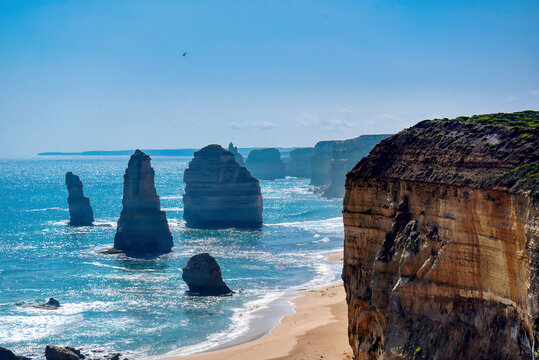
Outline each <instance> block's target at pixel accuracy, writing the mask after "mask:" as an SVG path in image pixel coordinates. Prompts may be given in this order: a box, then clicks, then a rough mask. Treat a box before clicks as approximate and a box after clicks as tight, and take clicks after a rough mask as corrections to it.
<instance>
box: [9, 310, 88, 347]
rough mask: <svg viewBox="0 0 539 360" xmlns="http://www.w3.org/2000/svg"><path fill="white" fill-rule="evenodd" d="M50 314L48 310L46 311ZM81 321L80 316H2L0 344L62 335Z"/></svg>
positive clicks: (81, 317)
mask: <svg viewBox="0 0 539 360" xmlns="http://www.w3.org/2000/svg"><path fill="white" fill-rule="evenodd" d="M48 311H49V312H50V310H48ZM81 321H83V316H82V315H81V314H76V315H72V316H64V315H60V314H56V313H55V314H48V315H34V316H29V315H28V314H25V315H12V316H9V315H8V316H2V321H1V322H0V344H6V345H7V344H10V343H18V342H23V341H36V340H39V339H43V338H48V337H52V336H55V335H59V334H61V333H63V332H64V331H65V330H66V329H68V328H70V327H73V326H75V325H76V324H77V323H80V322H81Z"/></svg>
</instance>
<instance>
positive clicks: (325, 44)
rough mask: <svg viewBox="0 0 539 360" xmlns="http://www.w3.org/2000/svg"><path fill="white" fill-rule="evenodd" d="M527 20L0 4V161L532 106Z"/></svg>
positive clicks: (537, 26)
mask: <svg viewBox="0 0 539 360" xmlns="http://www.w3.org/2000/svg"><path fill="white" fill-rule="evenodd" d="M537 19H539V2H538V1H537V0H530V1H518V0H512V1H492V0H491V1H473V0H468V1H458V0H453V1H300V0H295V1H226V2H225V1H179V0H176V1H161V0H152V1H139V0H128V1H101V0H92V1H31V0H25V1H18V0H13V1H6V0H0V128H1V129H2V131H1V132H0V156H1V155H4V156H17V155H32V154H35V153H37V152H40V151H84V150H113V149H130V148H136V147H140V148H183V147H195V148H198V147H202V146H204V145H206V144H209V143H220V144H227V143H228V142H229V141H234V142H235V143H236V144H237V145H238V146H240V147H249V146H312V145H313V144H314V143H316V142H317V141H320V140H327V139H345V138H351V137H356V136H359V135H362V134H374V133H391V132H397V131H399V130H401V129H403V128H405V127H409V126H412V125H413V124H415V123H416V122H418V121H420V120H422V119H426V118H433V117H453V116H458V115H471V114H476V113H486V112H500V111H518V110H524V109H536V110H537V109H539V66H538V65H539V22H538V21H537ZM183 50H186V51H188V52H189V53H190V54H188V55H187V56H186V57H183V56H181V51H183Z"/></svg>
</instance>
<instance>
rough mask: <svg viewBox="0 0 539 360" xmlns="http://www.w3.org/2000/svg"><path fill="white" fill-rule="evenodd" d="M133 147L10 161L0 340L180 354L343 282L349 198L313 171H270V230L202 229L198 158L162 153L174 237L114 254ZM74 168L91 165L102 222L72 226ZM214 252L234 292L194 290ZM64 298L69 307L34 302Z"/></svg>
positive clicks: (2, 231)
mask: <svg viewBox="0 0 539 360" xmlns="http://www.w3.org/2000/svg"><path fill="white" fill-rule="evenodd" d="M127 160H128V158H127V157H63V158H43V157H42V158H37V159H27V160H0V174H1V176H0V345H1V346H5V347H8V348H10V349H12V350H14V351H16V352H17V353H19V354H26V355H31V356H43V349H44V346H45V345H46V344H51V343H52V344H56V345H63V346H65V345H72V346H77V347H82V348H84V349H87V350H96V349H102V350H104V351H106V352H113V351H118V352H122V353H123V354H124V355H128V356H129V355H131V356H133V355H136V356H137V358H138V357H146V356H158V357H161V356H170V355H172V354H175V355H177V354H185V353H190V352H193V351H200V350H204V349H207V348H209V347H211V346H214V345H216V344H222V343H225V342H227V341H230V340H232V339H233V338H235V337H237V336H240V335H242V334H243V335H244V334H245V333H248V331H249V329H250V328H252V327H253V326H252V325H253V324H252V323H250V320H251V321H252V320H253V316H252V314H253V313H254V312H256V311H257V310H260V309H263V308H264V307H267V306H271V304H272V302H274V300H276V299H278V298H279V297H282V296H284V295H285V294H290V292H291V290H298V289H304V288H313V287H318V286H322V285H325V284H328V283H331V282H333V281H335V280H336V279H337V278H338V277H339V276H340V266H339V264H335V263H328V262H327V261H325V260H324V257H325V255H327V254H328V253H329V252H330V251H333V250H338V249H342V241H343V227H342V218H341V217H340V216H341V201H340V200H331V201H330V200H325V199H323V198H320V196H319V195H317V194H313V193H312V192H310V191H309V185H308V183H309V182H308V180H307V179H295V178H287V179H281V180H277V181H261V187H262V194H263V198H264V226H263V228H262V229H261V230H256V231H255V230H233V229H232V230H194V229H187V228H185V226H184V222H183V220H182V211H183V204H182V194H183V191H184V183H183V181H182V177H183V171H184V170H185V168H186V166H187V163H188V161H189V160H190V159H189V158H185V157H155V158H153V159H152V165H153V167H154V169H155V171H156V188H157V192H158V194H159V195H160V197H161V207H162V208H163V209H164V210H166V212H167V217H168V221H169V225H170V229H171V231H172V234H173V236H174V248H173V252H172V253H171V254H168V255H165V256H162V257H160V258H158V259H155V260H137V259H132V258H128V257H125V256H124V255H103V254H100V251H102V250H105V249H107V248H109V247H111V246H112V243H113V239H114V234H115V231H116V228H115V226H116V220H117V218H118V216H119V214H120V211H121V197H122V179H123V177H122V175H123V172H124V170H125V167H126V165H127ZM66 171H73V172H74V173H75V174H77V175H79V176H80V178H81V180H82V181H83V183H84V192H85V195H87V196H89V197H90V202H91V205H92V207H93V209H94V215H95V218H96V223H98V224H101V225H109V226H94V227H80V228H75V227H71V226H68V225H67V219H68V216H69V214H68V208H67V201H66V197H67V192H66V189H65V185H64V175H65V172H66ZM201 252H209V253H210V254H211V255H213V256H214V257H215V258H216V259H217V261H218V262H219V264H220V266H221V269H222V272H223V278H224V280H225V281H226V283H227V284H228V285H229V287H230V288H232V289H233V290H236V291H238V290H242V289H243V291H241V292H237V293H236V294H235V295H234V296H231V297H207V298H198V297H190V296H187V295H186V294H185V291H186V289H187V286H186V284H185V283H184V282H183V280H182V277H181V274H182V272H181V268H182V267H183V266H185V264H186V263H187V260H188V259H189V257H190V256H192V255H194V254H197V253H201ZM49 297H54V298H56V299H58V300H59V301H60V303H61V304H62V306H61V307H60V308H59V309H58V310H44V309H37V308H32V307H28V306H24V305H28V304H36V303H42V302H45V301H46V300H47V299H48V298H49Z"/></svg>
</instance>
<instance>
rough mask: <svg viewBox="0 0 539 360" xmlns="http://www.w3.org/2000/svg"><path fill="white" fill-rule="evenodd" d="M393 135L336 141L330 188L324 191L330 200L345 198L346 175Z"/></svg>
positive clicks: (332, 155) (331, 164)
mask: <svg viewBox="0 0 539 360" xmlns="http://www.w3.org/2000/svg"><path fill="white" fill-rule="evenodd" d="M390 136H391V135H361V136H359V137H357V138H354V139H349V140H343V141H336V142H335V143H334V144H333V145H332V149H331V159H330V161H329V186H328V188H327V189H325V191H324V196H326V197H328V198H341V197H343V196H344V183H345V180H346V174H347V173H348V172H349V171H350V170H352V168H353V167H354V166H355V165H356V164H357V162H358V161H359V160H361V159H363V158H364V157H365V156H367V155H369V152H370V151H371V150H372V148H373V147H375V146H376V144H378V143H379V142H380V141H382V140H384V139H387V138H388V137H390Z"/></svg>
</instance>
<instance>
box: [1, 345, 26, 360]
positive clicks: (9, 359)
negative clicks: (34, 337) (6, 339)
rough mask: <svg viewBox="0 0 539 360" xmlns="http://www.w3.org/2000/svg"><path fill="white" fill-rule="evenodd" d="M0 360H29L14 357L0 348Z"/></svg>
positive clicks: (11, 352) (8, 351)
mask: <svg viewBox="0 0 539 360" xmlns="http://www.w3.org/2000/svg"><path fill="white" fill-rule="evenodd" d="M0 360H30V358H27V357H25V356H18V355H15V354H14V353H13V351H11V350H9V349H6V348H5V347H2V346H0Z"/></svg>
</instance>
